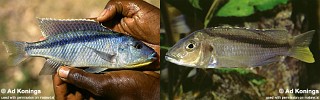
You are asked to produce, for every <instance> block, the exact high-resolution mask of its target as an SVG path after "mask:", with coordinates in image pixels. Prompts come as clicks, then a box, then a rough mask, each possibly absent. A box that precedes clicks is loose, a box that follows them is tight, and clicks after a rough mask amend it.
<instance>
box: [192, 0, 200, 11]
mask: <svg viewBox="0 0 320 100" xmlns="http://www.w3.org/2000/svg"><path fill="white" fill-rule="evenodd" d="M199 1H200V0H189V3H190V4H191V5H192V6H193V7H194V8H197V9H199V10H202V8H201V6H200V4H199Z"/></svg>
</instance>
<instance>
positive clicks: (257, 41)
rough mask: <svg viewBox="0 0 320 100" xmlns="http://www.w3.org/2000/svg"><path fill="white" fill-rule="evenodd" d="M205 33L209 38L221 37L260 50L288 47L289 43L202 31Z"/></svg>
mask: <svg viewBox="0 0 320 100" xmlns="http://www.w3.org/2000/svg"><path fill="white" fill-rule="evenodd" d="M204 31H205V32H207V33H209V34H208V35H209V36H214V37H222V38H224V39H228V40H231V41H235V42H241V43H248V44H254V45H258V46H260V47H262V48H279V47H288V48H289V47H290V45H289V43H284V44H279V43H275V42H271V41H266V40H261V39H255V38H250V37H246V36H242V35H230V34H224V33H219V32H215V33H212V32H211V31H210V30H204Z"/></svg>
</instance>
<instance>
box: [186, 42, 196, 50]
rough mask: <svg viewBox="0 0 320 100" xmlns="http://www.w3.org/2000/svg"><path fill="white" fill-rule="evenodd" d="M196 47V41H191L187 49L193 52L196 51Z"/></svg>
mask: <svg viewBox="0 0 320 100" xmlns="http://www.w3.org/2000/svg"><path fill="white" fill-rule="evenodd" d="M195 47H196V44H195V42H194V41H189V43H188V44H187V46H186V49H187V50H192V49H194V48H195Z"/></svg>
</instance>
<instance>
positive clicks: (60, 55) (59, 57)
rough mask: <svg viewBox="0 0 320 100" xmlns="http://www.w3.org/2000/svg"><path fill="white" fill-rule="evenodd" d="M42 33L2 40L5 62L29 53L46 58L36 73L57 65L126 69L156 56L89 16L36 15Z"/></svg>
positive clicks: (49, 72) (90, 69)
mask: <svg viewBox="0 0 320 100" xmlns="http://www.w3.org/2000/svg"><path fill="white" fill-rule="evenodd" d="M38 22H39V27H40V30H41V33H42V35H43V36H44V37H45V38H46V39H45V40H42V41H37V42H23V41H3V45H4V46H5V48H6V50H7V52H8V53H10V55H9V58H8V64H9V65H13V66H16V65H18V64H19V63H21V62H22V61H24V60H25V59H27V58H29V57H42V58H46V62H45V64H44V66H43V68H42V69H41V71H40V73H39V74H40V75H52V74H54V73H56V70H57V69H58V68H59V66H64V65H67V66H72V67H88V68H86V69H85V71H86V72H90V73H99V72H102V71H104V70H106V69H130V68H138V67H141V66H144V65H148V64H150V63H152V62H153V61H154V60H156V59H157V58H156V55H157V54H156V52H155V51H154V50H153V49H152V48H150V47H148V46H147V45H146V44H144V43H143V42H142V41H139V40H137V39H135V38H133V37H131V36H128V35H125V34H123V33H118V32H115V31H112V30H111V29H108V28H106V27H104V26H103V25H101V24H99V23H98V22H96V21H95V20H90V19H54V18H38Z"/></svg>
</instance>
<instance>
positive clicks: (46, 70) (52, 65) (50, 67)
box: [39, 59, 62, 75]
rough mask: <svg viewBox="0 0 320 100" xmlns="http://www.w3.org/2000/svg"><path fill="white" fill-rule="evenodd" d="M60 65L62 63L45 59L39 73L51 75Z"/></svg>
mask: <svg viewBox="0 0 320 100" xmlns="http://www.w3.org/2000/svg"><path fill="white" fill-rule="evenodd" d="M60 66H62V64H60V63H57V62H55V61H53V60H51V59H47V61H46V62H45V63H44V66H43V68H42V69H41V71H40V73H39V75H53V74H55V73H56V72H57V69H58V68H59V67H60Z"/></svg>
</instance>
